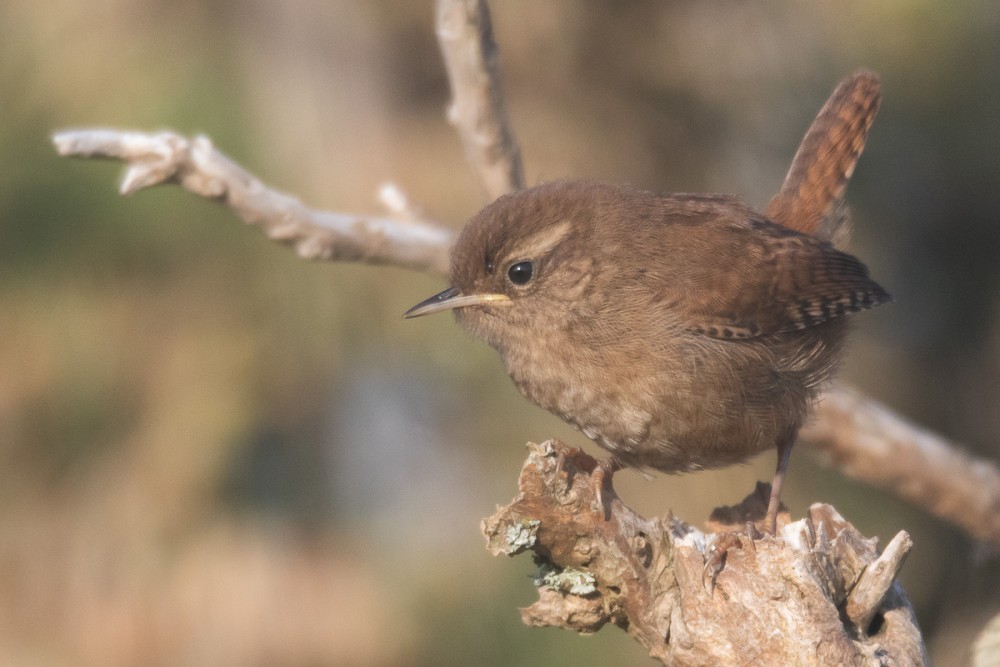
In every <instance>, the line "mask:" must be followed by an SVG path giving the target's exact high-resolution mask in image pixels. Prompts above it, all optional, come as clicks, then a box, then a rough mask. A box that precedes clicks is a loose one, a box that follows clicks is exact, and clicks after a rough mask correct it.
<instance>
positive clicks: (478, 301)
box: [403, 287, 510, 319]
mask: <svg viewBox="0 0 1000 667" xmlns="http://www.w3.org/2000/svg"><path fill="white" fill-rule="evenodd" d="M509 301H510V297H509V296H507V295H506V294H462V292H461V290H459V289H458V288H457V287H449V288H448V289H446V290H445V291H443V292H441V293H440V294H435V295H434V296H432V297H431V298H429V299H424V300H423V301H421V302H420V303H418V304H417V305H415V306H414V307H413V308H410V309H409V310H408V311H406V312H405V313H403V317H404V318H405V319H410V318H411V317H422V316H424V315H431V314H433V313H440V312H441V311H444V310H451V309H453V308H464V307H465V306H483V305H486V304H488V303H503V302H509Z"/></svg>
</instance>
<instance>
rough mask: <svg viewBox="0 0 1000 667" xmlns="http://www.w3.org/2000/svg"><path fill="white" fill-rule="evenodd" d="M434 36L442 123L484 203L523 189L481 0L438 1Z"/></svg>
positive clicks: (486, 13)
mask: <svg viewBox="0 0 1000 667" xmlns="http://www.w3.org/2000/svg"><path fill="white" fill-rule="evenodd" d="M437 36H438V43H439V44H440V45H441V52H442V54H443V55H444V62H445V66H446V67H447V69H448V79H449V81H451V94H452V102H451V106H450V107H449V108H448V121H449V122H450V123H451V124H452V125H453V126H454V127H455V129H456V130H457V131H458V134H459V136H460V137H461V139H462V145H463V146H464V147H465V157H466V159H467V160H468V161H469V163H470V164H471V165H472V166H473V167H474V168H475V169H476V171H477V172H478V173H479V177H480V179H481V181H482V184H483V187H484V188H485V190H486V194H487V196H488V197H489V200H490V201H492V200H494V199H496V198H497V197H499V196H500V195H503V194H506V193H508V192H512V191H514V190H520V189H522V188H523V187H524V171H523V169H522V167H521V149H520V148H518V145H517V140H516V139H515V138H514V133H513V131H512V130H511V128H510V122H509V121H508V120H507V108H506V103H505V101H504V99H505V98H504V93H503V77H502V74H501V70H500V52H499V49H498V48H497V45H496V42H495V41H494V39H493V25H492V21H491V20H490V11H489V7H488V6H487V5H486V0H438V3H437Z"/></svg>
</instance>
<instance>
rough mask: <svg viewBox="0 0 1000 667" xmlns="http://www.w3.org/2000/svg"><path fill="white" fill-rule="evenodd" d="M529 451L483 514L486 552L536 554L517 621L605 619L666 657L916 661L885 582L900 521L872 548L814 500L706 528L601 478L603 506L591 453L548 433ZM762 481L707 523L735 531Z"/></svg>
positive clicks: (756, 505) (595, 626) (577, 626)
mask: <svg viewBox="0 0 1000 667" xmlns="http://www.w3.org/2000/svg"><path fill="white" fill-rule="evenodd" d="M528 450H529V454H528V459H527V461H526V462H525V464H524V467H523V468H522V470H521V477H520V480H519V491H518V496H517V498H515V500H514V501H513V502H512V503H511V504H510V505H508V506H507V507H503V508H501V509H499V510H498V511H497V513H496V514H494V515H493V516H492V517H490V518H488V519H485V520H484V521H483V532H484V533H485V535H486V538H487V541H488V548H489V550H490V551H491V552H492V553H493V554H494V555H497V554H507V555H510V556H513V555H516V554H519V553H522V552H524V551H528V550H530V551H532V552H533V553H534V555H535V559H536V561H537V562H538V563H539V565H540V568H541V570H540V573H539V575H538V577H537V578H536V581H535V583H536V585H537V586H538V593H539V600H538V602H536V603H534V604H533V605H531V606H530V607H528V608H526V609H522V610H521V617H522V620H523V621H524V622H525V623H526V624H528V625H533V626H557V627H562V628H566V629H568V630H575V631H576V632H579V633H582V634H589V633H593V632H597V631H598V630H600V629H601V628H602V627H603V626H604V625H606V624H607V623H612V624H614V625H617V626H618V627H620V628H622V629H623V630H625V631H626V632H628V633H629V634H630V635H631V636H632V637H633V638H635V639H636V640H637V641H639V642H640V643H641V644H642V645H643V646H645V647H646V648H647V649H648V650H649V653H650V655H651V656H652V657H653V658H656V659H657V660H660V661H661V662H663V663H664V664H671V665H736V664H738V665H746V664H760V665H923V664H927V654H926V650H925V648H924V645H923V640H922V638H921V635H920V630H919V628H918V627H917V623H916V617H915V615H914V612H913V609H912V608H911V607H910V604H909V602H908V601H907V599H906V596H905V594H904V593H903V590H902V588H901V587H900V586H899V584H898V583H895V576H896V574H897V573H898V572H899V569H900V567H901V566H902V564H903V561H904V559H905V558H906V554H907V553H908V552H909V549H910V546H911V545H912V543H911V542H910V538H909V535H907V534H906V533H905V532H901V533H899V535H897V536H896V537H895V538H894V539H893V540H892V542H891V543H890V545H889V547H888V548H887V549H886V550H885V552H884V553H882V554H881V555H880V554H879V551H878V548H877V540H876V539H874V538H873V539H867V538H865V537H863V536H862V535H861V534H860V533H859V532H858V531H857V530H856V529H855V528H854V527H853V526H852V525H851V524H850V523H849V522H848V521H846V520H845V519H844V518H843V517H841V516H840V514H838V513H837V511H836V510H835V509H834V508H833V507H831V506H829V505H823V504H816V505H813V506H812V507H811V508H810V509H809V516H808V517H807V518H804V519H801V520H799V521H795V522H789V521H788V517H787V514H784V515H783V516H782V517H779V525H780V524H784V525H783V526H782V527H781V528H780V529H779V531H778V532H779V534H778V536H777V537H776V538H772V537H764V538H760V539H757V540H755V541H751V540H750V539H749V538H748V537H747V536H746V535H740V534H739V533H734V532H728V533H727V532H721V533H707V534H706V533H702V532H701V531H699V530H697V529H696V528H693V527H691V526H689V525H687V524H686V523H684V522H682V521H680V520H678V519H676V518H673V517H671V516H668V517H666V518H663V519H660V518H655V519H646V518H644V517H641V516H639V515H638V514H636V513H635V512H634V511H632V510H631V509H629V508H628V507H626V506H625V505H624V504H623V503H622V502H621V500H620V499H619V498H618V497H617V495H615V493H614V491H613V490H610V489H608V490H606V491H605V493H604V501H605V508H603V509H604V511H601V509H599V508H598V507H597V505H596V499H595V496H594V488H593V485H592V483H591V479H590V473H591V472H592V471H593V469H594V466H595V465H596V461H595V460H594V459H593V458H592V457H590V456H588V455H587V454H584V453H582V452H581V451H580V450H578V449H575V448H571V447H568V446H566V445H564V444H562V443H559V442H556V441H547V442H544V443H542V444H541V445H536V444H533V443H529V445H528ZM560 455H562V456H563V457H565V461H564V464H563V467H562V471H561V472H560V471H558V464H557V459H558V458H559V457H560ZM762 488H764V485H760V486H759V487H758V489H757V491H755V492H754V493H753V494H751V495H750V496H748V497H747V498H746V499H745V500H744V501H743V502H742V503H741V504H740V505H737V506H735V507H730V508H723V509H720V510H717V511H716V512H715V513H713V522H714V523H713V525H714V526H715V527H717V528H718V529H720V530H722V531H726V530H728V531H733V530H742V528H743V526H744V524H745V521H746V520H747V519H748V518H750V519H756V518H760V517H762V516H763V510H764V504H765V501H764V500H763V499H766V497H767V496H766V495H764V496H761V495H760V491H761V490H762ZM605 512H606V514H605ZM719 535H727V536H728V538H729V540H731V544H733V545H734V546H733V547H732V548H731V549H730V550H729V551H728V552H726V553H725V556H724V559H725V560H724V567H722V569H721V571H719V572H718V574H717V576H716V577H715V578H714V587H713V586H712V585H706V580H705V564H706V558H707V555H709V554H711V553H712V548H713V545H714V544H715V542H716V540H717V539H718V536H719Z"/></svg>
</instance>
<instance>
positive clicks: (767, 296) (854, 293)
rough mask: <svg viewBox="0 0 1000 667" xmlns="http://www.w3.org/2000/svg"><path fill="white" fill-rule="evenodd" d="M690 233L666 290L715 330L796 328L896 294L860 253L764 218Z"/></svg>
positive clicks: (688, 318) (705, 328)
mask: <svg viewBox="0 0 1000 667" xmlns="http://www.w3.org/2000/svg"><path fill="white" fill-rule="evenodd" d="M688 231H691V229H690V228H689V230H688ZM684 238H685V241H684V243H683V244H682V245H680V246H675V247H674V248H672V249H670V252H671V254H673V255H680V254H682V253H683V254H685V258H684V259H683V260H680V261H678V262H676V263H675V266H676V267H678V273H677V274H675V275H674V277H673V279H672V280H671V281H670V282H671V284H670V285H667V286H664V285H661V288H662V291H661V298H662V299H663V300H664V301H665V302H669V307H670V308H672V309H678V310H679V311H680V313H681V315H682V317H681V321H683V322H689V323H690V324H689V325H688V328H689V329H690V330H692V331H694V332H696V333H699V334H702V335H705V336H709V337H711V338H719V339H731V340H740V339H748V338H755V337H757V336H765V335H768V334H775V333H782V332H788V331H796V330H799V329H805V328H808V327H812V326H815V325H817V324H820V323H822V322H825V321H827V320H830V319H832V318H835V317H840V316H842V315H846V314H848V313H853V312H857V311H860V310H865V309H868V308H872V307H874V306H877V305H879V304H881V303H885V302H886V301H889V300H890V296H889V295H888V294H887V293H886V292H885V290H883V289H882V288H881V287H880V286H879V285H878V284H877V283H875V281H873V280H872V279H871V278H869V276H868V269H867V268H866V267H865V265H864V264H862V263H861V262H860V261H858V260H857V259H856V258H854V257H852V256H851V255H848V254H846V253H843V252H840V251H839V250H837V249H835V248H834V247H833V246H832V245H830V244H829V243H827V242H825V241H820V240H818V239H816V238H814V237H811V236H806V235H803V234H799V233H796V232H793V231H791V230H788V229H787V228H785V227H782V226H780V225H777V224H775V223H772V222H769V221H767V220H764V219H759V218H758V219H754V218H752V219H749V220H741V221H736V222H727V223H723V224H719V225H709V226H705V227H699V228H696V230H695V233H694V234H685V235H684Z"/></svg>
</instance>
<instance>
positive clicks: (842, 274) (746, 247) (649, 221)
mask: <svg viewBox="0 0 1000 667" xmlns="http://www.w3.org/2000/svg"><path fill="white" fill-rule="evenodd" d="M879 99H880V90H879V82H878V78H877V77H876V76H875V75H874V74H871V73H869V72H863V71H862V72H858V73H856V74H855V75H853V76H852V77H850V78H848V79H847V80H845V81H844V82H843V83H842V84H841V85H840V87H838V89H837V90H836V91H835V92H834V94H833V96H832V97H831V98H830V100H829V101H828V102H827V104H826V106H825V107H824V108H823V110H822V111H821V112H820V114H819V116H818V117H817V119H816V121H815V122H814V123H813V125H812V127H811V128H810V130H809V132H808V133H807V135H806V137H805V139H804V140H803V143H802V146H801V148H800V149H799V152H798V154H797V155H796V157H795V160H794V161H793V164H792V168H791V170H790V171H789V174H788V177H787V178H786V181H785V184H784V186H783V187H782V189H781V192H780V193H779V194H778V196H776V197H775V198H774V200H772V202H771V205H770V206H769V208H768V212H767V215H764V214H761V213H757V212H755V211H754V210H752V209H751V208H749V207H748V206H747V205H745V204H744V203H743V202H742V201H741V200H740V199H738V198H736V197H733V196H727V195H714V194H657V193H654V192H646V191H643V190H638V189H634V188H631V187H628V186H625V185H613V184H609V183H601V182H590V181H558V182H553V183H548V184H544V185H541V186H538V187H534V188H531V189H527V190H523V191H519V192H514V193H512V194H508V195H505V196H502V197H500V198H499V199H497V200H496V201H494V202H493V203H492V204H490V205H488V206H487V207H486V208H484V209H483V210H482V211H480V212H479V213H478V214H477V215H476V216H475V217H473V218H472V220H471V221H470V222H469V223H468V224H467V225H466V227H465V228H464V229H463V231H462V232H461V235H460V236H459V238H458V241H457V242H456V244H455V246H454V248H453V250H452V254H451V271H450V276H451V286H450V287H449V288H448V289H446V290H445V291H443V292H441V293H440V294H437V295H435V296H433V297H431V298H429V299H427V300H425V301H423V302H421V303H420V304H417V305H416V306H414V307H413V308H411V309H410V310H409V311H407V313H406V315H405V316H406V317H418V316H421V315H427V314H430V313H436V312H440V311H444V310H453V311H454V313H455V317H456V319H457V321H458V322H459V324H460V325H461V326H462V327H463V328H464V329H465V330H466V331H468V332H469V333H470V334H472V336H474V337H476V338H479V339H482V340H483V341H485V342H486V343H488V344H489V345H491V346H492V347H493V348H495V349H496V350H497V351H498V352H499V353H500V356H501V357H502V359H503V363H504V365H505V367H506V370H507V372H508V374H509V375H510V377H511V378H512V379H513V381H514V383H515V385H516V386H517V388H518V389H519V390H520V392H521V393H522V394H523V395H524V396H525V397H527V398H528V400H530V401H532V402H533V403H536V404H537V405H539V406H541V407H543V408H545V409H547V410H549V411H550V412H552V413H554V414H556V415H558V416H559V417H561V418H562V419H564V420H565V421H567V422H568V423H569V424H571V425H573V426H574V427H576V428H577V429H579V430H580V431H582V432H583V433H584V434H585V435H586V436H587V437H589V438H591V439H592V440H594V441H595V442H596V443H597V444H598V445H600V446H601V447H603V448H604V449H606V450H607V451H608V452H610V455H611V456H610V458H609V459H606V460H605V461H604V462H603V464H602V468H601V472H602V481H600V482H599V484H603V483H604V482H603V478H604V477H605V476H608V477H609V476H610V474H611V473H613V472H614V471H616V470H618V469H621V468H623V467H632V468H638V469H652V470H658V471H663V472H667V473H677V472H685V471H693V470H702V469H707V468H716V467H720V466H725V465H729V464H734V463H738V462H741V461H745V460H746V459H748V458H749V457H751V456H753V455H755V454H758V453H760V452H763V451H765V450H768V449H771V448H775V447H776V448H777V450H778V466H777V471H776V474H775V478H774V482H773V483H772V495H771V499H770V503H769V506H768V512H767V515H766V517H765V526H766V527H767V528H769V530H770V531H771V532H772V533H773V532H774V530H775V522H776V517H777V512H778V507H779V504H780V494H781V486H782V482H783V479H784V475H785V471H786V469H787V466H788V458H789V454H790V451H791V448H792V444H793V443H794V441H795V438H796V434H797V432H798V430H799V427H800V426H801V424H802V422H803V420H804V418H805V417H806V414H807V411H808V409H809V407H810V404H811V402H812V401H813V399H814V398H815V397H816V395H817V393H818V391H819V390H820V389H821V388H822V387H823V385H824V383H825V382H826V381H827V380H829V379H830V377H831V375H832V374H833V373H834V370H835V369H836V366H837V363H838V361H839V359H840V357H841V355H842V351H843V346H844V340H845V334H846V332H847V317H846V316H847V315H849V314H851V313H855V312H858V311H861V310H865V309H868V308H872V307H874V306H877V305H879V304H882V303H885V302H886V301H888V300H889V298H890V297H889V295H888V294H887V293H886V292H885V291H884V290H883V289H882V288H881V287H880V286H879V285H878V284H876V283H875V282H874V281H873V280H872V279H871V278H870V277H869V274H868V270H867V268H866V267H865V266H864V264H862V263H861V262H860V261H859V260H858V259H856V258H855V257H853V256H851V255H849V254H846V253H844V252H842V251H840V250H838V249H837V248H835V247H834V246H833V245H832V244H831V243H830V242H829V241H828V240H825V239H824V238H821V237H823V236H829V235H830V234H831V233H832V228H833V226H834V225H833V223H832V221H833V220H835V219H836V216H837V215H838V210H839V204H840V200H841V198H842V196H843V193H844V188H845V187H846V183H847V180H848V179H849V177H850V174H851V172H852V171H853V168H854V165H855V163H856V161H857V159H858V157H859V156H860V154H861V150H862V149H863V146H864V141H865V137H866V135H867V132H868V128H869V127H870V125H871V122H872V119H873V117H874V114H875V111H876V110H877V107H878V103H879Z"/></svg>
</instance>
